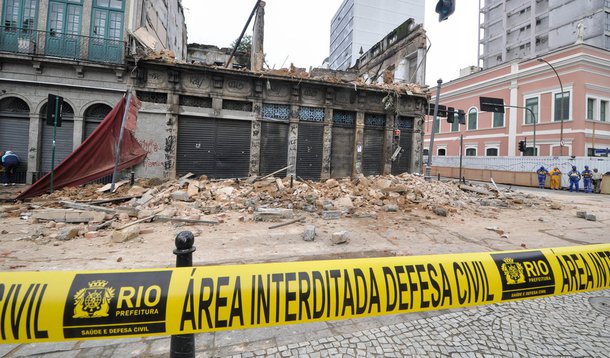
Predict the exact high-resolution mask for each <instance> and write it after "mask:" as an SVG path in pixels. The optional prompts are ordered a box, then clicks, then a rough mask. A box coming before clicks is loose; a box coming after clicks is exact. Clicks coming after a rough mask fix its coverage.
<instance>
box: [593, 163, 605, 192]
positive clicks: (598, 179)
mask: <svg viewBox="0 0 610 358" xmlns="http://www.w3.org/2000/svg"><path fill="white" fill-rule="evenodd" d="M591 179H593V192H594V193H597V194H599V193H601V192H602V188H601V186H602V173H601V172H599V171H598V170H597V168H593V174H592V175H591Z"/></svg>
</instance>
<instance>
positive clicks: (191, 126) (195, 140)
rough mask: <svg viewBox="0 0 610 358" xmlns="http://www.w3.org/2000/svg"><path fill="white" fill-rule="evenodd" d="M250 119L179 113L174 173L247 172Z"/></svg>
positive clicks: (228, 174) (224, 174)
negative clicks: (191, 115)
mask: <svg viewBox="0 0 610 358" xmlns="http://www.w3.org/2000/svg"><path fill="white" fill-rule="evenodd" d="M250 133H251V122H250V121H236V120H220V119H215V118H204V117H187V116H181V117H180V118H179V121H178V146H177V158H176V174H177V175H178V176H182V175H185V174H187V173H189V172H190V173H193V174H195V175H207V176H208V177H209V178H219V179H222V178H242V177H247V176H248V170H249V164H250Z"/></svg>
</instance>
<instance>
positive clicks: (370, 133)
mask: <svg viewBox="0 0 610 358" xmlns="http://www.w3.org/2000/svg"><path fill="white" fill-rule="evenodd" d="M384 130H385V114H369V113H367V114H365V116H364V138H363V142H364V143H363V148H362V173H363V174H364V175H381V174H383V161H384V158H383V143H384Z"/></svg>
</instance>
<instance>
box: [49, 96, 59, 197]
mask: <svg viewBox="0 0 610 358" xmlns="http://www.w3.org/2000/svg"><path fill="white" fill-rule="evenodd" d="M49 105H50V103H48V104H47V106H49ZM57 116H59V97H58V96H55V119H54V120H53V150H52V153H51V184H50V185H51V188H50V189H49V191H50V193H51V194H53V172H54V171H55V140H56V136H57Z"/></svg>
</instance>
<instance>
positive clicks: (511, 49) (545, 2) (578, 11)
mask: <svg viewBox="0 0 610 358" xmlns="http://www.w3.org/2000/svg"><path fill="white" fill-rule="evenodd" d="M480 4H481V8H480V13H481V21H480V30H479V48H480V53H479V60H480V62H481V63H480V65H481V66H482V67H483V68H490V67H494V66H496V65H499V64H502V63H505V62H510V61H513V60H516V59H528V58H534V57H537V56H542V55H544V54H546V53H548V52H551V51H554V50H557V49H559V48H561V47H565V46H569V45H572V44H577V43H585V44H588V45H592V46H595V47H599V48H605V49H610V0H587V1H575V0H480Z"/></svg>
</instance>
